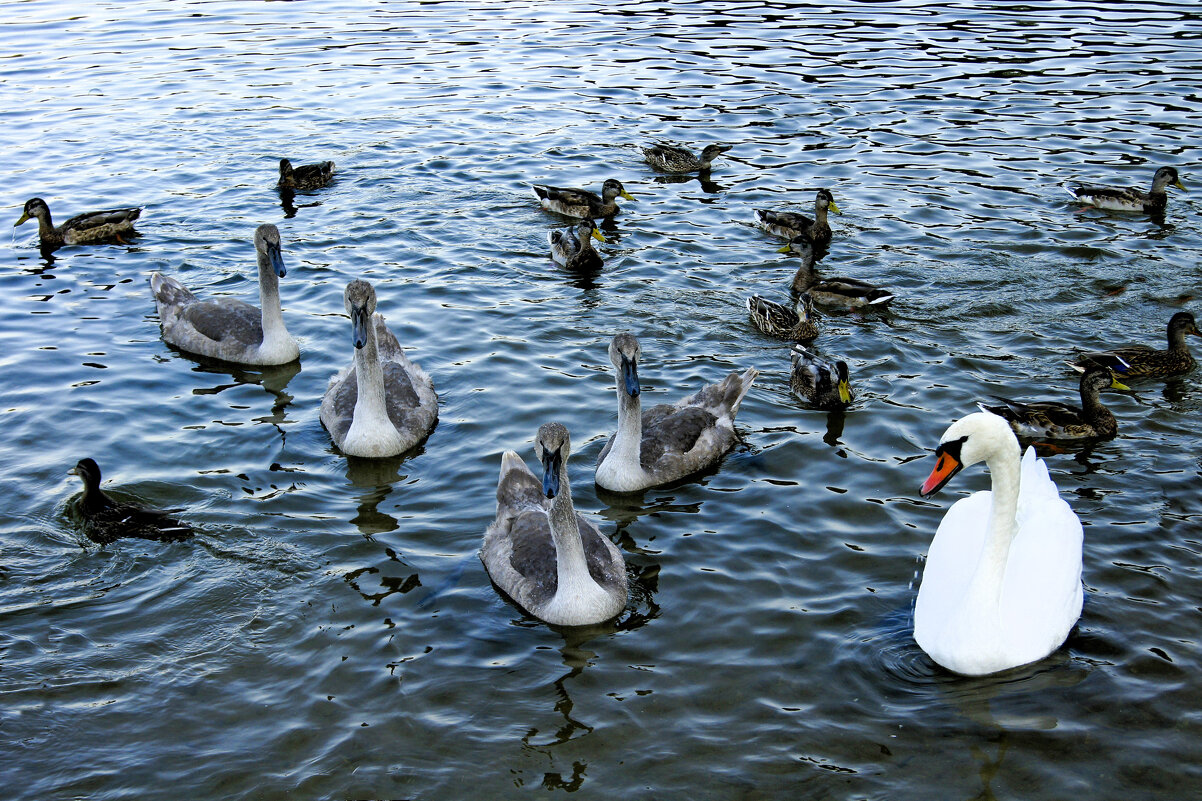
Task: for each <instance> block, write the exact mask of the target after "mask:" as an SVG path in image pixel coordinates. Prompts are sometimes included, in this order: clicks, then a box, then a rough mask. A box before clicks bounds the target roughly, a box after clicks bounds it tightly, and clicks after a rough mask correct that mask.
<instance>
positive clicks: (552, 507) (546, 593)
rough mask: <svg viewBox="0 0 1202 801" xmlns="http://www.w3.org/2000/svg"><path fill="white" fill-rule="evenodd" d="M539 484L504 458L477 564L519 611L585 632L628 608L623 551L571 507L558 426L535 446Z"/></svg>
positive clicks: (547, 428) (567, 448) (548, 427)
mask: <svg viewBox="0 0 1202 801" xmlns="http://www.w3.org/2000/svg"><path fill="white" fill-rule="evenodd" d="M534 452H535V454H536V455H537V456H538V460H539V461H540V462H541V463H542V477H541V478H540V477H538V476H535V474H534V473H532V472H531V471H530V469H529V468H528V467H526V463H525V462H524V461H522V457H520V456H518V454H517V453H515V452H514V451H511V450H510V451H506V452H505V453H504V454H503V455H502V457H501V476H500V478H499V480H498V481H497V515H496V519H495V520H494V521H493V522H492V524H491V525H489V527H488V529H487V530H486V531H485V532H484V545H483V547H482V548H481V549H480V561H481V562H483V563H484V569H485V570H486V571H487V572H488V576H489V578H490V579H492V581H493V583H494V584H496V585H497V586H498V587H500V588H501V590H503V591H504V592H505V594H506V595H508V596H509V597H510V598H512V599H513V600H514V601H515V602H516V603H517V605H518V606H520V607H521V608H522V609H523V610H525V611H526V612H528V613H529V614H531V615H533V616H534V617H536V618H538V619H539V620H542V621H544V622H546V623H550V624H552V625H556V626H587V625H592V624H595V623H602V622H604V621H606V620H610V619H611V618H614V617H617V616H618V615H619V614H621V612H622V610H623V609H625V608H626V598H627V585H626V560H625V559H623V558H622V552H621V551H619V550H618V548H617V546H616V545H614V544H613V542H611V541H610V540H609V539H608V538H607V537H604V536H602V534H601V532H600V530H598V528H597V527H596V526H595V525H594V524H593V523H592V522H590V521H589V520H587V519H585V518H584V517H583V516H581V515H580V514H578V513H577V512H576V510H575V508H574V507H573V506H572V488H571V483H570V482H569V480H568V456H569V455H570V454H571V442H570V440H569V437H568V430H567V428H565V427H564V426H563V425H562V424H561V423H544V424H543V425H541V426H539V429H538V434H537V435H536V436H535V439H534Z"/></svg>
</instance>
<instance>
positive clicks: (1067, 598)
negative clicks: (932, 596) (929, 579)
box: [1002, 448, 1083, 659]
mask: <svg viewBox="0 0 1202 801" xmlns="http://www.w3.org/2000/svg"><path fill="white" fill-rule="evenodd" d="M1020 487H1021V489H1020V492H1019V498H1018V514H1017V523H1018V530H1017V533H1016V534H1015V537H1014V542H1013V543H1012V544H1011V546H1010V559H1009V561H1008V563H1007V567H1006V578H1005V583H1004V585H1003V588H1002V608H1003V609H1004V610H1005V611H1004V615H1005V617H1004V620H1003V625H1004V626H1006V628H1007V630H1008V632H1009V635H1008V636H1009V637H1010V639H1011V641H1012V645H1011V647H1012V648H1016V649H1022V651H1023V652H1024V653H1028V652H1029V653H1031V654H1032V656H1031V659H1039V658H1042V657H1043V656H1045V655H1047V654H1048V653H1051V652H1052V651H1053V650H1055V649H1056V648H1058V647H1059V646H1060V644H1061V643H1062V642H1064V638H1065V637H1067V636H1068V633H1069V631H1071V630H1072V627H1073V625H1074V624H1075V623H1076V622H1077V618H1079V617H1080V616H1081V602H1082V590H1081V547H1082V541H1083V532H1082V529H1081V521H1080V520H1079V519H1078V518H1077V515H1076V514H1075V513H1074V512H1073V510H1072V509H1071V508H1070V507H1069V505H1068V504H1067V503H1065V502H1064V500H1063V499H1062V498H1061V497H1060V493H1059V491H1058V490H1057V489H1056V484H1055V483H1054V482H1053V481H1052V479H1051V478H1050V477H1049V476H1048V469H1047V466H1046V465H1045V464H1044V463H1043V461H1042V460H1040V459H1037V458H1035V451H1034V449H1032V448H1028V449H1027V452H1026V454H1025V455H1024V456H1023V461H1022V478H1021V484H1020Z"/></svg>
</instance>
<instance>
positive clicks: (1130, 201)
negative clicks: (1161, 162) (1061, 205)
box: [1068, 167, 1186, 214]
mask: <svg viewBox="0 0 1202 801" xmlns="http://www.w3.org/2000/svg"><path fill="white" fill-rule="evenodd" d="M1170 186H1174V187H1176V188H1178V189H1180V190H1181V191H1182V192H1184V191H1186V189H1185V184H1183V183H1181V179H1180V178H1179V177H1178V176H1177V170H1176V168H1174V167H1160V168H1158V169H1157V170H1156V172H1155V174H1153V176H1152V188H1151V189H1149V190H1148V191H1147V192H1142V191H1140V190H1139V189H1135V188H1128V187H1119V186H1089V185H1085V184H1074V185H1072V186H1069V187H1068V191H1069V194H1070V195H1072V196H1073V198H1074V199H1075V200H1078V201H1080V202H1082V203H1088V204H1089V205H1091V206H1096V207H1098V208H1099V209H1108V210H1110V211H1143V212H1148V213H1149V214H1163V213H1164V210H1165V206H1167V205H1168V202H1169V196H1168V193H1167V192H1166V191H1165V190H1166V189H1168V187H1170Z"/></svg>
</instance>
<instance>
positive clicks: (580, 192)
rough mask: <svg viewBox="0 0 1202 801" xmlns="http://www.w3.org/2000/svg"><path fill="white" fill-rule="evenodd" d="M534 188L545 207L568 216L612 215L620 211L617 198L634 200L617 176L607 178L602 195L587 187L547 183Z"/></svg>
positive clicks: (595, 216) (536, 185) (592, 216)
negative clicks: (578, 187)
mask: <svg viewBox="0 0 1202 801" xmlns="http://www.w3.org/2000/svg"><path fill="white" fill-rule="evenodd" d="M532 188H533V189H534V194H535V195H536V196H537V197H538V201H539V204H540V205H542V207H543V208H544V209H546V210H547V211H553V212H555V213H557V214H562V215H564V216H566V217H583V218H597V217H601V218H605V217H612V216H614V215H615V214H617V213H618V204H617V203H615V202H614V201H615V200H616V199H617V198H619V197H621V198H625V199H626V200H634V197H633V196H632V195H631V194H630V193H629V192H627V191H626V188H625V187H623V186H622V182H621V181H619V180H618V179H617V178H608V179H606V181H605V183H603V184H602V185H601V195H600V197H598V196H597V193H595V192H590V191H588V190H587V189H569V188H565V187H561V186H547V185H546V184H534V185H533V187H532Z"/></svg>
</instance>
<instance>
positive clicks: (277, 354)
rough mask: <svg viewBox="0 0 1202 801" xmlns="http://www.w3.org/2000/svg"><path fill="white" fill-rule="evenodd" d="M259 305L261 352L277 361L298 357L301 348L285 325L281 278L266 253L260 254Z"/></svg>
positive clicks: (267, 357) (269, 358)
mask: <svg viewBox="0 0 1202 801" xmlns="http://www.w3.org/2000/svg"><path fill="white" fill-rule="evenodd" d="M259 306H260V308H261V312H260V313H261V315H262V316H261V318H260V320H261V322H262V326H263V342H262V343H261V344H260V345H259V353H260V354H262V356H263V357H265V359H267V360H273V361H275V362H276V363H282V362H286V361H292V360H293V359H296V358H298V357H299V356H300V348H298V347H297V344H296V340H295V339H293V338H292V336H291V335H290V334H289V333H288V329H287V328H286V327H285V326H284V311H283V309H281V308H280V279H279V278H277V277H276V274H275V270H274V269H273V268H272V266H271V261H270V259H268V257H267V254H265V253H260V254H259Z"/></svg>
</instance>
